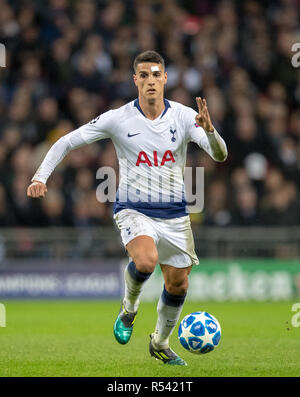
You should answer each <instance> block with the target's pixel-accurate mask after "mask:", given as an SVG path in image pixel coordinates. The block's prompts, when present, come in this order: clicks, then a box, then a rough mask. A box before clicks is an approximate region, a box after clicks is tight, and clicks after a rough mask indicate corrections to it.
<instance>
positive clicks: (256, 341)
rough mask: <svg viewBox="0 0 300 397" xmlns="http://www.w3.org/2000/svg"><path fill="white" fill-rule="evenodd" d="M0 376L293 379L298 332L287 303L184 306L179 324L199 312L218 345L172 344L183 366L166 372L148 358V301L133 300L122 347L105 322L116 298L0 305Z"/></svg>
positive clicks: (299, 370)
mask: <svg viewBox="0 0 300 397" xmlns="http://www.w3.org/2000/svg"><path fill="white" fill-rule="evenodd" d="M2 302H3V303H4V304H5V306H6V313H7V326H6V328H0V376H1V377H15V376H21V377H39V376H45V377H61V376H64V377H80V376H84V377H91V376H93V377H111V376H113V377H135V376H146V377H160V376H163V377H177V376H178V377H185V376H192V377H211V376H218V377H220V376H221V377H223V376H230V377H232V376H234V377H240V376H246V377H264V376H283V377H290V376H293V377H295V376H297V377H298V376H299V375H300V360H299V357H300V327H299V328H295V327H292V326H291V317H292V314H293V313H292V312H291V306H292V303H293V302H270V303H259V302H251V303H250V302H244V303H234V302H220V303H218V302H198V303H195V302H193V303H192V302H186V303H185V305H184V308H183V311H182V315H181V319H182V318H183V317H184V316H185V315H186V314H188V313H190V312H193V311H196V310H206V311H208V312H209V313H212V314H213V315H214V316H215V317H217V318H218V320H219V322H220V324H221V327H222V337H221V341H220V344H219V346H218V347H217V348H216V349H215V350H214V351H212V352H210V353H208V354H205V355H201V356H197V355H194V354H191V353H189V352H187V351H185V350H184V349H183V348H182V347H181V345H180V344H179V342H178V340H177V329H178V328H177V327H176V330H175V331H174V333H173V335H172V337H171V347H172V348H173V350H175V351H176V352H177V353H178V354H179V355H180V356H181V357H183V358H184V359H185V360H186V361H187V363H188V366H187V367H172V366H168V365H165V364H163V363H161V362H159V361H156V360H155V359H153V358H152V357H150V355H149V353H148V343H149V334H150V332H152V331H153V328H154V326H155V322H156V303H145V302H144V303H141V305H140V310H139V313H138V317H137V320H136V324H135V328H134V332H133V335H132V339H131V341H130V342H129V343H128V345H125V346H122V345H119V344H118V343H117V342H116V341H115V339H114V336H113V331H112V329H113V323H114V320H115V318H116V316H117V314H118V312H119V305H120V304H119V302H117V301H76V300H75V301H12V300H11V301H9V300H8V301H6V302H5V301H2Z"/></svg>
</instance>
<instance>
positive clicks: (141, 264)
mask: <svg viewBox="0 0 300 397" xmlns="http://www.w3.org/2000/svg"><path fill="white" fill-rule="evenodd" d="M157 262H158V255H157V254H156V253H155V252H153V253H141V254H139V255H137V256H136V257H135V258H134V263H135V265H136V268H137V269H138V270H139V271H141V272H144V273H152V272H153V271H154V269H155V266H156V264H157Z"/></svg>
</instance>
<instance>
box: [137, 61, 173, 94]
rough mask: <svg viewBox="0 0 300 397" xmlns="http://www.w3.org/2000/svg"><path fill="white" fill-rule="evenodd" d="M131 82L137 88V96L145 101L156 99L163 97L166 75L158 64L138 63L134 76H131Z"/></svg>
mask: <svg viewBox="0 0 300 397" xmlns="http://www.w3.org/2000/svg"><path fill="white" fill-rule="evenodd" d="M133 80H134V83H135V85H136V86H137V88H138V92H139V95H141V96H143V97H144V98H145V99H158V98H162V97H163V93H164V86H165V84H166V82H167V73H166V72H165V71H164V69H163V66H162V64H160V63H152V62H145V63H139V64H138V65H137V68H136V74H135V75H133Z"/></svg>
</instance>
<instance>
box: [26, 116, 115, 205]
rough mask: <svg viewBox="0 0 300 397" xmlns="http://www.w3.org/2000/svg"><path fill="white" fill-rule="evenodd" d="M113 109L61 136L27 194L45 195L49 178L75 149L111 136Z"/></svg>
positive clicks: (34, 177)
mask: <svg viewBox="0 0 300 397" xmlns="http://www.w3.org/2000/svg"><path fill="white" fill-rule="evenodd" d="M113 112H114V111H113V110H110V111H108V112H106V113H103V114H102V115H101V116H99V117H97V118H96V119H94V120H92V121H90V122H89V123H87V124H85V125H83V126H82V127H80V128H78V129H76V130H74V131H72V132H70V133H69V134H67V135H64V136H63V137H61V138H60V139H59V140H58V141H56V142H55V143H54V145H53V146H52V147H51V148H50V150H49V151H48V153H47V154H46V156H45V158H44V160H43V161H42V163H41V165H40V166H39V168H38V170H37V171H36V173H35V174H34V176H33V177H32V179H31V182H32V183H31V184H30V185H29V186H28V188H27V196H29V197H32V198H39V197H44V196H45V194H46V193H47V186H46V183H47V180H48V178H49V176H50V175H51V174H52V172H53V170H54V169H55V168H56V166H57V165H58V164H59V163H60V162H61V161H62V160H63V159H64V158H65V156H66V155H67V154H68V153H69V152H70V151H71V150H74V149H77V148H79V147H82V146H84V145H87V144H89V143H92V142H96V141H97V140H99V139H104V138H109V137H110V134H109V132H110V130H111V127H112V122H113Z"/></svg>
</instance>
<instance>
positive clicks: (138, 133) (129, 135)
mask: <svg viewBox="0 0 300 397" xmlns="http://www.w3.org/2000/svg"><path fill="white" fill-rule="evenodd" d="M140 134H141V132H137V133H136V134H129V132H128V138H131V137H133V136H136V135H140Z"/></svg>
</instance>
